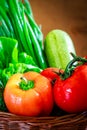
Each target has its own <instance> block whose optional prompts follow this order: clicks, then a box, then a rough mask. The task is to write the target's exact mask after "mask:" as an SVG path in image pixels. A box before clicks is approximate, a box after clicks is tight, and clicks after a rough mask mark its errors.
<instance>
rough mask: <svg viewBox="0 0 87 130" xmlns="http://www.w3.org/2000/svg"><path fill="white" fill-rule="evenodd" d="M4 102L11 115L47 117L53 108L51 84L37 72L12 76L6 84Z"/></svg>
mask: <svg viewBox="0 0 87 130" xmlns="http://www.w3.org/2000/svg"><path fill="white" fill-rule="evenodd" d="M4 101H5V103H6V106H7V108H8V110H9V111H10V112H11V113H14V114H17V115H26V116H39V115H41V116H47V115H49V114H50V113H51V111H52V108H53V93H52V86H51V83H50V82H49V80H48V79H47V78H45V77H44V76H42V75H41V74H39V73H37V72H26V73H24V74H19V73H17V74H14V75H13V76H12V77H11V78H10V79H9V81H8V82H7V84H6V87H5V90H4Z"/></svg>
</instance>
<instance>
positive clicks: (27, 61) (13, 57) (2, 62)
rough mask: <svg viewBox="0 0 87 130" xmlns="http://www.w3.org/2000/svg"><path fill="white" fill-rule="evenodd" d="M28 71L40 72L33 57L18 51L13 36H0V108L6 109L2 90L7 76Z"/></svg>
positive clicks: (7, 78) (16, 42)
mask: <svg viewBox="0 0 87 130" xmlns="http://www.w3.org/2000/svg"><path fill="white" fill-rule="evenodd" d="M28 71H35V72H41V71H42V69H41V68H39V67H38V66H37V65H36V64H35V62H34V60H33V58H32V57H31V56H30V55H28V54H26V53H25V52H21V53H19V50H18V41H17V40H15V39H13V38H8V37H0V110H3V111H6V110H7V108H6V106H5V103H4V100H3V91H4V88H5V85H6V83H7V81H8V80H9V78H10V77H11V76H12V75H13V74H15V73H24V72H28Z"/></svg>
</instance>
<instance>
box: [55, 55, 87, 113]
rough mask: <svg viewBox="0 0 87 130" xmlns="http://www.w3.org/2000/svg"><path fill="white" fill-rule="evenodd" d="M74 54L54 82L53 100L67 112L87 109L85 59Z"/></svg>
mask: <svg viewBox="0 0 87 130" xmlns="http://www.w3.org/2000/svg"><path fill="white" fill-rule="evenodd" d="M73 56H74V59H72V60H71V61H70V62H69V64H68V65H67V67H66V69H65V71H64V73H63V74H61V73H59V75H60V78H58V80H56V82H55V84H54V90H53V92H54V100H55V103H56V104H57V106H58V107H60V108H61V109H62V110H64V111H66V112H69V113H77V112H83V111H86V110H87V103H86V101H87V64H86V63H87V59H85V58H81V57H78V56H75V55H73Z"/></svg>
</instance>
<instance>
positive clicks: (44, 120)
mask: <svg viewBox="0 0 87 130" xmlns="http://www.w3.org/2000/svg"><path fill="white" fill-rule="evenodd" d="M0 119H1V120H2V121H9V122H12V121H13V122H14V121H17V122H28V123H30V124H32V125H41V124H45V125H47V124H48V123H49V124H51V125H64V124H73V123H78V124H79V123H82V122H83V123H84V122H86V123H87V111H85V112H82V113H80V114H67V115H63V116H59V117H58V116H48V117H29V116H18V115H14V114H12V113H9V112H2V111H0Z"/></svg>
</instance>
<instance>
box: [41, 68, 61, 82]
mask: <svg viewBox="0 0 87 130" xmlns="http://www.w3.org/2000/svg"><path fill="white" fill-rule="evenodd" d="M59 71H61V72H62V70H60V69H58V68H52V67H49V68H46V69H44V70H43V71H42V72H41V75H43V76H45V77H46V78H48V79H49V80H50V81H52V80H55V79H57V78H58V77H59V75H58V74H57V73H59Z"/></svg>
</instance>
